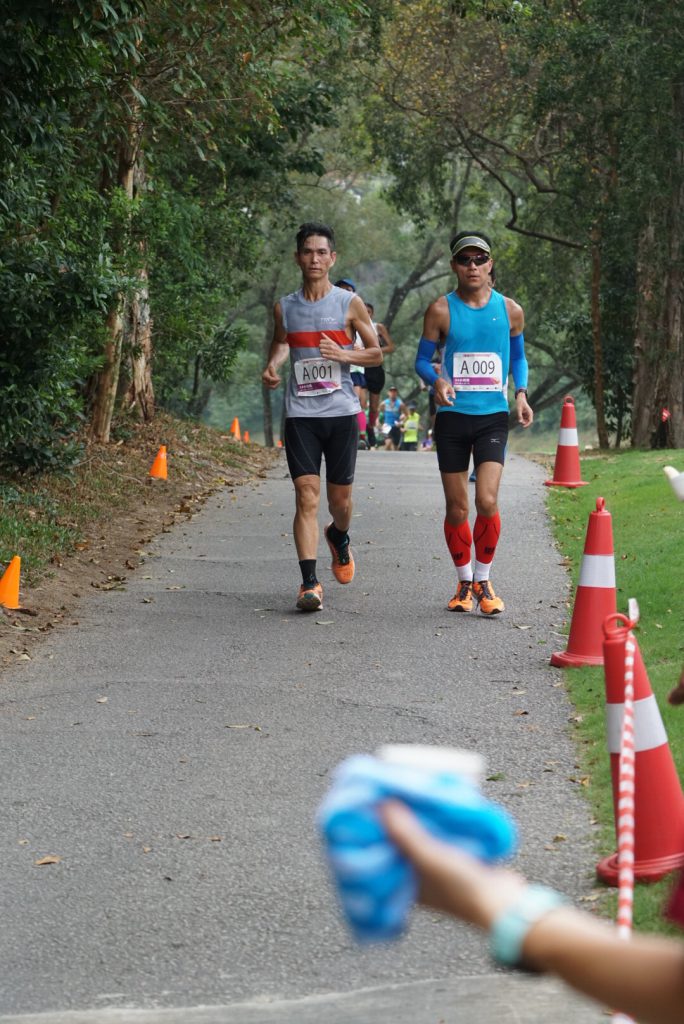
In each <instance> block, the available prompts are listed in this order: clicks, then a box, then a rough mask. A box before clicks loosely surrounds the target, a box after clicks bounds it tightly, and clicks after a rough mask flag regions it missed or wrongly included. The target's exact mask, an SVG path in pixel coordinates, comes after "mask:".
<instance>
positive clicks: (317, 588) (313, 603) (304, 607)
mask: <svg viewBox="0 0 684 1024" xmlns="http://www.w3.org/2000/svg"><path fill="white" fill-rule="evenodd" d="M297 607H298V608H299V610H300V612H317V611H318V609H319V608H322V607H323V587H322V586H321V585H320V583H302V585H301V587H300V588H299V594H298V595H297Z"/></svg>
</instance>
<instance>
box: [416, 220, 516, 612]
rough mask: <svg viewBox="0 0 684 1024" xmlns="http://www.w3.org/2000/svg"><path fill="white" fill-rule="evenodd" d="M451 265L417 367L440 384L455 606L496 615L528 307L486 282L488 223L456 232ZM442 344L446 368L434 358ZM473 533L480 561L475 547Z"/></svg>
mask: <svg viewBox="0 0 684 1024" xmlns="http://www.w3.org/2000/svg"><path fill="white" fill-rule="evenodd" d="M449 248H450V250H451V268H452V270H453V271H454V273H455V274H456V278H457V285H456V289H455V290H454V291H453V292H450V293H449V294H448V295H443V296H441V298H439V299H437V300H436V301H435V302H433V303H432V305H431V306H429V307H428V309H427V312H426V313H425V320H424V325H423V337H422V338H421V339H420V343H419V345H418V354H417V356H416V371H417V373H418V374H419V375H420V377H422V379H423V380H424V381H425V383H426V384H428V385H434V390H435V404H436V406H437V415H436V418H435V428H434V437H435V442H436V444H437V461H438V463H439V469H440V472H441V474H442V485H443V487H444V497H445V500H446V516H445V519H444V536H445V538H446V542H447V547H448V548H449V552H450V554H451V557H452V559H453V562H454V565H455V566H456V571H457V573H458V587H457V589H456V593H455V594H454V596H453V598H452V599H451V601H449V604H448V606H447V607H448V608H449V609H450V611H455V612H469V611H471V609H472V607H473V598H474V599H475V600H476V601H477V604H478V606H479V609H480V611H481V612H482V613H483V614H484V615H498V614H499V613H500V612H502V611H503V610H504V603H503V601H502V600H501V598H500V597H497V595H496V594H495V593H494V588H493V586H492V583H491V581H490V579H489V573H490V569H491V564H492V560H493V558H494V553H495V551H496V545H497V542H498V539H499V533H500V529H501V520H500V518H499V507H498V496H499V484H500V482H501V474H502V472H503V463H504V451H505V448H506V441H507V439H508V375H509V373H512V375H513V382H514V385H515V408H516V412H517V416H518V423H520V425H521V426H523V427H529V426H530V424H531V423H532V419H533V416H534V414H533V412H532V409H531V408H530V406H529V405H528V403H527V360H526V358H525V344H524V339H523V327H524V316H523V311H522V308H521V307H520V306H519V305H518V304H517V302H514V301H513V299H509V298H507V297H506V296H504V295H501V294H500V293H499V292H497V291H495V290H494V289H493V288H492V287H491V284H490V281H489V272H490V270H491V268H492V266H493V261H492V253H491V243H490V241H489V239H488V238H487V236H486V235H484V234H483V233H482V232H481V231H478V232H473V231H461V232H460V233H459V234H457V235H456V236H455V237H454V238H452V240H451V243H450V246H449ZM440 345H444V353H443V357H442V366H441V371H440V373H439V374H438V373H437V372H436V371H435V369H434V367H433V365H432V362H431V360H432V358H433V356H434V354H435V352H436V350H437V348H438V347H439V346H440ZM471 452H472V455H473V461H474V464H475V468H476V470H477V480H476V483H475V508H476V512H477V515H476V518H475V525H474V527H473V530H472V532H471V529H470V525H469V523H468V512H469V507H468V464H469V461H470V455H471ZM473 540H474V542H475V566H474V569H473V565H472V561H471V547H472V544H473Z"/></svg>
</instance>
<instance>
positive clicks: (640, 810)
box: [596, 614, 684, 885]
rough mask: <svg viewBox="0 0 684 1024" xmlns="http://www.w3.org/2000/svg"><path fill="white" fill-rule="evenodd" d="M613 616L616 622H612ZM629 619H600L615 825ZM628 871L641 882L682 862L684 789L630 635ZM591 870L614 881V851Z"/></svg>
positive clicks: (683, 858)
mask: <svg viewBox="0 0 684 1024" xmlns="http://www.w3.org/2000/svg"><path fill="white" fill-rule="evenodd" d="M616 622H619V623H620V624H619V625H615V623H616ZM630 626H631V622H630V620H629V619H628V618H627V617H626V616H625V615H618V614H615V615H610V616H608V618H607V619H606V622H605V624H604V627H603V629H604V633H605V639H604V643H603V651H604V673H605V679H606V720H607V729H608V750H609V753H610V768H611V774H612V778H613V802H614V805H615V821H616V829H617V826H618V824H619V820H620V805H619V773H620V763H619V762H620V737H621V732H622V719H623V707H624V693H625V647H626V644H627V637H628V635H629V631H630ZM633 673H634V683H633V685H634V751H635V785H634V877H635V879H637V880H640V881H643V882H656V881H657V880H658V879H659V878H662V877H663V876H664V875H666V874H668V872H670V871H674V870H675V869H676V868H678V867H681V866H682V865H684V794H682V788H681V786H680V784H679V778H678V776H677V772H676V770H675V766H674V762H673V760H672V755H671V754H670V748H669V745H668V741H667V733H666V732H665V726H664V725H663V720H662V718H661V716H660V710H659V709H658V705H657V703H656V699H655V697H654V696H653V691H652V690H651V684H650V682H649V679H648V675H647V674H646V669H645V668H644V663H643V660H642V658H641V652H640V651H639V645H638V644H637V643H636V641H634V666H633ZM596 873H597V875H598V876H599V878H601V879H602V880H603V881H604V882H607V883H608V884H609V885H616V884H617V881H618V855H617V854H613V855H612V856H610V857H606V858H605V859H604V860H601V861H599V863H598V864H597V865H596Z"/></svg>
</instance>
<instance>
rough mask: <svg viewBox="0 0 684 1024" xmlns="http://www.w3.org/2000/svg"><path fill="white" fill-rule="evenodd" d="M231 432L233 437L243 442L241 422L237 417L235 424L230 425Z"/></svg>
mask: <svg viewBox="0 0 684 1024" xmlns="http://www.w3.org/2000/svg"><path fill="white" fill-rule="evenodd" d="M230 432H231V434H232V435H233V437H234V438H235V440H236V441H241V440H242V435H241V434H240V421H239V419H238V418H237V416H236V417H235V419H234V420H233V422H232V423H231V425H230Z"/></svg>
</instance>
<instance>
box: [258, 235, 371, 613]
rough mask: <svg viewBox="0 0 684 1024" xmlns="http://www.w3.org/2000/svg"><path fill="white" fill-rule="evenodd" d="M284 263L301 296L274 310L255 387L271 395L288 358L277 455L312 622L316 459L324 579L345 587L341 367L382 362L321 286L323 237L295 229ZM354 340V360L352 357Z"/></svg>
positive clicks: (349, 405) (348, 413)
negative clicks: (289, 484)
mask: <svg viewBox="0 0 684 1024" xmlns="http://www.w3.org/2000/svg"><path fill="white" fill-rule="evenodd" d="M294 255H295V261H296V263H297V264H298V266H299V268H300V270H301V272H302V287H301V288H300V289H299V291H297V292H292V294H291V295H286V296H285V297H284V298H282V299H280V301H279V302H277V303H276V304H275V308H274V311H273V315H274V322H275V327H274V331H273V342H272V343H271V348H270V351H269V354H268V361H267V363H266V367H265V368H264V371H263V373H262V375H261V379H262V381H263V383H264V384H265V385H266V387H269V388H277V387H278V385H279V384H280V377H279V375H278V368H279V367H280V366H282V364H283V363H284V362H285V360H286V359H287V357H288V354H289V356H290V366H291V373H290V380H289V385H288V388H287V392H286V395H285V417H286V418H285V451H286V454H287V463H288V466H289V469H290V475H291V476H292V480H293V483H294V488H295V502H296V510H295V517H294V522H293V533H294V541H295V547H296V549H297V555H298V558H299V567H300V569H301V573H302V585H301V586H300V588H299V593H298V595H297V608H299V609H300V610H301V611H304V612H312V611H316V610H317V609H318V608H320V607H321V606H322V603H323V588H322V587H321V584H320V583H319V581H318V578H317V576H316V558H317V555H318V540H319V536H318V507H319V504H320V497H321V478H320V474H321V460H322V458H323V457H325V470H326V492H327V498H328V508H329V510H330V514H331V516H332V522H331V523H330V524H329V525H328V526H326V528H325V531H324V532H325V539H326V541H327V544H328V547H329V548H330V553H331V555H332V565H331V568H332V572H333V575H334V577H335V579H336V580H337V582H338V583H351V581H352V579H353V578H354V558H353V555H352V552H351V548H350V546H349V533H348V530H349V524H350V522H351V514H352V482H353V480H354V469H355V466H356V452H357V448H358V440H359V425H358V421H357V414H358V413H359V412H360V410H361V406H360V404H359V400H358V398H357V397H356V395H355V393H354V388H353V386H352V381H351V376H350V372H349V367H350V365H351V364H352V363H356V364H357V365H359V366H379V365H380V363H381V362H382V352H381V351H380V346H379V344H378V338H377V335H376V333H375V331H374V330H373V327H372V325H371V321H370V317H369V316H368V312H367V310H366V307H365V305H364V304H363V302H362V300H361V298H360V297H359V296H358V295H354V294H353V293H352V292H349V291H344V290H343V289H342V288H336V287H335V286H334V285H333V284H332V282H331V281H330V278H329V276H328V275H329V272H330V270H331V269H332V267H333V266H334V265H335V260H336V258H337V254H336V252H335V236H334V234H333V231H332V229H331V228H329V227H328V226H327V225H326V224H316V223H308V224H302V226H301V227H300V229H299V231H298V232H297V251H296V252H295V254H294ZM356 333H358V335H359V336H360V338H361V340H362V342H363V345H364V349H363V350H354V349H353V339H354V336H355V334H356Z"/></svg>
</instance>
